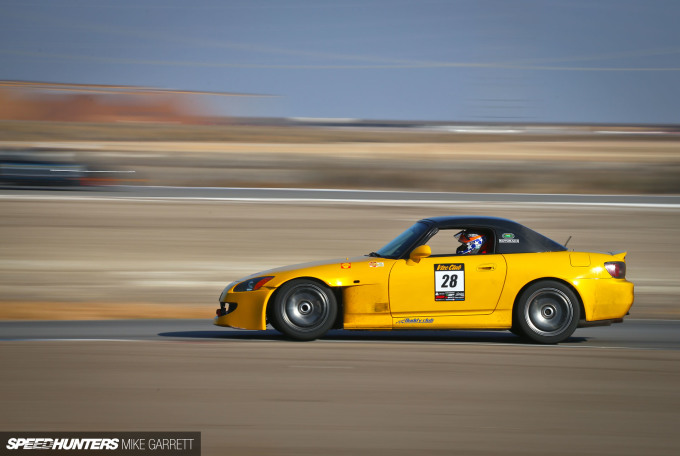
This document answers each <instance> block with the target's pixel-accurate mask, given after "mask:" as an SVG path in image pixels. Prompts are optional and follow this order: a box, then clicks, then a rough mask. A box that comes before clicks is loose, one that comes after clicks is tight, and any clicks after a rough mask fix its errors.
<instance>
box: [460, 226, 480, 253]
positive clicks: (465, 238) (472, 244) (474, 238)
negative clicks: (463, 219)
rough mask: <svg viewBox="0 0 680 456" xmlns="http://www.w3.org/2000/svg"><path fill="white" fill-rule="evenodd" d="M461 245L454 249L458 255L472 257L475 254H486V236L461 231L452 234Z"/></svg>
mask: <svg viewBox="0 0 680 456" xmlns="http://www.w3.org/2000/svg"><path fill="white" fill-rule="evenodd" d="M453 237H455V238H456V239H457V240H458V242H460V243H461V245H460V246H459V247H458V248H457V249H456V253H457V254H459V255H474V254H476V253H486V251H485V249H486V236H483V235H481V234H477V233H474V232H472V231H467V230H463V231H461V232H459V233H457V234H454V235H453Z"/></svg>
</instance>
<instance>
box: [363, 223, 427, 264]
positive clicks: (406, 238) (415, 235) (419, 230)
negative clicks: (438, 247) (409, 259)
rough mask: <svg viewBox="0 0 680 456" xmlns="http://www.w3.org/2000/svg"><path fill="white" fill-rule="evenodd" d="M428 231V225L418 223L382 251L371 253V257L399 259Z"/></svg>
mask: <svg viewBox="0 0 680 456" xmlns="http://www.w3.org/2000/svg"><path fill="white" fill-rule="evenodd" d="M429 230H430V226H429V225H427V224H426V223H422V222H418V223H416V224H415V225H413V226H411V227H410V228H408V229H407V230H406V231H404V232H403V233H401V234H400V235H399V236H397V237H396V238H394V240H392V241H391V242H390V243H389V244H387V245H386V246H385V247H383V248H382V249H380V250H378V251H377V252H373V253H371V256H379V257H383V258H400V257H401V256H402V255H403V254H404V253H406V250H407V249H409V248H410V247H412V246H413V244H414V243H415V242H416V241H418V239H420V238H421V237H422V236H423V235H424V234H425V233H427V232H428V231H429Z"/></svg>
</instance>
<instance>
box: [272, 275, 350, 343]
mask: <svg viewBox="0 0 680 456" xmlns="http://www.w3.org/2000/svg"><path fill="white" fill-rule="evenodd" d="M273 306H274V308H273V309H272V313H271V318H272V321H271V324H272V326H273V327H274V328H275V329H277V330H279V331H281V332H282V333H283V334H285V335H286V336H288V337H290V338H292V339H296V340H314V339H318V338H319V337H322V336H323V335H324V334H326V332H328V330H329V329H331V327H332V326H333V324H334V323H335V319H336V317H337V314H338V305H337V301H336V299H335V295H334V294H333V292H332V291H331V289H330V288H328V287H327V286H326V285H323V284H321V283H319V282H316V281H314V280H309V279H297V280H292V281H290V282H287V283H285V284H283V285H282V286H281V288H280V289H279V291H278V292H277V294H276V296H275V298H274V302H273Z"/></svg>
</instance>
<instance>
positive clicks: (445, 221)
mask: <svg viewBox="0 0 680 456" xmlns="http://www.w3.org/2000/svg"><path fill="white" fill-rule="evenodd" d="M420 221H421V222H425V223H428V222H429V223H431V224H434V225H435V226H436V227H437V228H455V227H458V226H475V227H479V228H493V229H496V230H518V229H522V228H526V227H525V226H524V225H521V224H519V223H517V222H514V221H512V220H508V219H504V218H500V217H485V216H480V215H456V216H444V217H428V218H426V219H422V220H420Z"/></svg>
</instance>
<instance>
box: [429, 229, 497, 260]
mask: <svg viewBox="0 0 680 456" xmlns="http://www.w3.org/2000/svg"><path fill="white" fill-rule="evenodd" d="M461 231H464V232H467V233H473V234H477V235H479V236H482V238H481V239H479V241H478V242H481V246H480V248H470V249H468V248H466V245H467V243H465V242H461V241H459V240H458V239H457V238H456V235H457V234H458V233H460V232H461ZM463 239H464V240H465V238H463ZM473 239H477V238H476V237H474V236H473ZM426 244H427V245H429V246H430V248H431V249H432V255H431V256H433V257H434V256H453V255H462V254H464V253H461V252H464V251H466V250H471V251H470V253H468V254H470V255H479V254H485V253H493V236H492V233H491V232H490V231H489V230H479V229H466V228H465V227H462V228H454V229H445V230H439V231H438V232H437V233H436V234H435V235H434V236H432V237H431V238H430V239H429V240H428V241H427V242H426ZM471 247H472V246H471Z"/></svg>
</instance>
